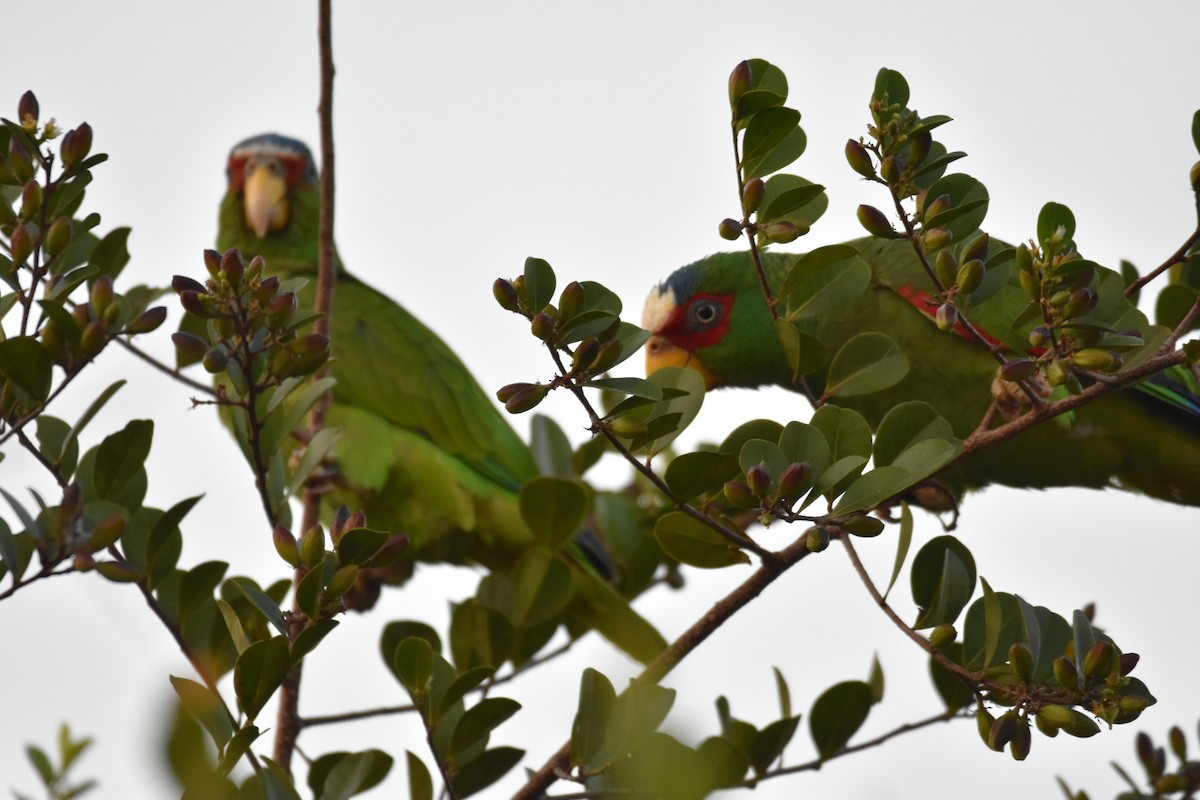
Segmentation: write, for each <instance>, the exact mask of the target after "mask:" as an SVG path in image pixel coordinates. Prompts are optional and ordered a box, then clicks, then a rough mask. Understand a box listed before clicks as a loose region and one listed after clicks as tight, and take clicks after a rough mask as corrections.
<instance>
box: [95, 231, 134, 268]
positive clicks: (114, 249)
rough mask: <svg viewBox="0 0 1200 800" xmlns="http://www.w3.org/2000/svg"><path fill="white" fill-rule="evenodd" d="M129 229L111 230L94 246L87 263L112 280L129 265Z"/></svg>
mask: <svg viewBox="0 0 1200 800" xmlns="http://www.w3.org/2000/svg"><path fill="white" fill-rule="evenodd" d="M129 232H130V230H129V228H113V229H112V230H111V231H109V232H108V233H107V234H105V235H104V238H103V239H101V240H100V241H99V242H98V243H97V244H96V249H95V250H93V251H92V255H91V257H90V258H89V259H88V263H89V264H91V265H92V266H93V267H98V268H99V269H100V273H101V274H103V275H109V276H111V277H113V278H115V277H117V276H118V275H120V274H121V270H123V269H124V268H125V265H126V264H128V263H129V248H128V242H129Z"/></svg>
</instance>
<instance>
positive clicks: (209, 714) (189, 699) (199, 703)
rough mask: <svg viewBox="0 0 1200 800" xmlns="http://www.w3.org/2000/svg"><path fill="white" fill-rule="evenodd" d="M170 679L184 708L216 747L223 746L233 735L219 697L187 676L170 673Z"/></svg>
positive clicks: (223, 705)
mask: <svg viewBox="0 0 1200 800" xmlns="http://www.w3.org/2000/svg"><path fill="white" fill-rule="evenodd" d="M170 680H171V686H172V687H174V689H175V693H176V694H177V695H179V703H180V705H181V706H182V707H183V708H184V710H186V711H187V712H188V713H189V714H191V715H192V716H193V717H195V718H196V721H197V722H199V723H200V724H201V725H203V726H204V729H205V730H206V731H208V735H209V736H211V737H212V740H213V744H215V745H216V746H217V748H218V749H221V748H223V747H225V743H226V742H228V741H229V739H230V737H231V736H233V723H231V722H230V721H229V714H228V713H227V712H226V710H225V704H224V703H223V702H222V701H221V698H219V697H217V696H216V695H214V694H213V693H212V692H211V691H209V689H208V687H207V686H204V685H203V684H199V683H196V682H195V681H192V680H188V679H187V678H177V677H175V676H174V675H172V676H171V678H170Z"/></svg>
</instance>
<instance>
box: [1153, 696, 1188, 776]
mask: <svg viewBox="0 0 1200 800" xmlns="http://www.w3.org/2000/svg"><path fill="white" fill-rule="evenodd" d="M1143 699H1145V698H1143ZM1167 741H1168V742H1169V743H1170V745H1171V752H1173V753H1174V754H1175V757H1176V758H1178V759H1179V760H1180V761H1187V760H1188V759H1187V738H1186V737H1184V735H1183V731H1182V730H1181V729H1180V727H1179V726H1178V725H1172V726H1171V730H1169V731H1167Z"/></svg>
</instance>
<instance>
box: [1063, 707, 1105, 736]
mask: <svg viewBox="0 0 1200 800" xmlns="http://www.w3.org/2000/svg"><path fill="white" fill-rule="evenodd" d="M1059 727H1060V728H1062V731H1063V733H1066V734H1069V735H1071V736H1075V737H1078V738H1080V739H1086V738H1088V737H1089V736H1095V735H1096V734H1097V733H1099V732H1100V726H1099V725H1097V724H1096V720H1094V719H1092V718H1091V717H1089V716H1088V715H1087V714H1084V713H1082V712H1080V711H1072V712H1071V722H1070V724H1068V725H1061V726H1059Z"/></svg>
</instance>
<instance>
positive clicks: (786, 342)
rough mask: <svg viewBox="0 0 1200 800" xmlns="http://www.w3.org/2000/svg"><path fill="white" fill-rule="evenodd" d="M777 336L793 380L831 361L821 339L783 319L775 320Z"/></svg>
mask: <svg viewBox="0 0 1200 800" xmlns="http://www.w3.org/2000/svg"><path fill="white" fill-rule="evenodd" d="M775 335H776V336H778V337H779V344H780V346H781V347H782V348H783V354H784V356H785V357H786V358H787V360H788V366H789V367H791V368H792V380H797V379H799V378H802V377H804V376H805V375H808V374H809V373H812V372H816V371H817V370H819V369H820V368H821V367H823V366H825V363H826V362H827V361H828V360H829V351H828V350H826V349H825V345H823V344H821V340H820V339H818V338H817V337H815V336H810V335H809V334H807V333H805V332H804V331H802V330H800V329H799V328H798V327H796V326H795V325H793V324H792V323H790V322H788V321H787V319H785V318H783V317H780V318H779V319H776V320H775Z"/></svg>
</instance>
